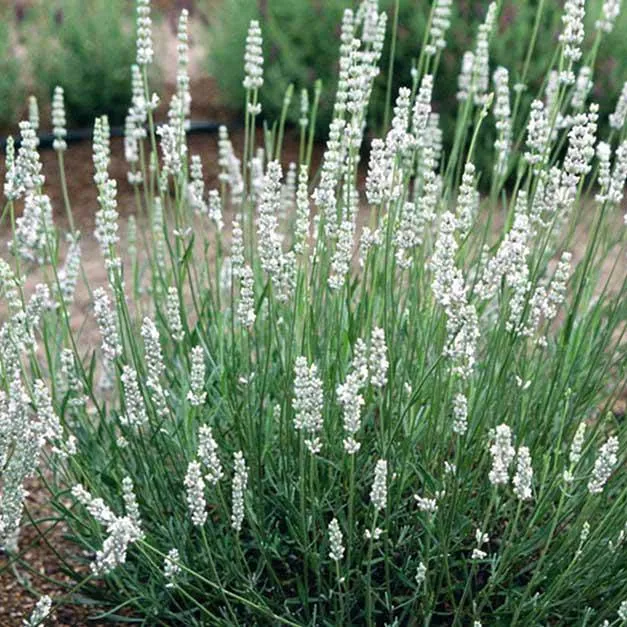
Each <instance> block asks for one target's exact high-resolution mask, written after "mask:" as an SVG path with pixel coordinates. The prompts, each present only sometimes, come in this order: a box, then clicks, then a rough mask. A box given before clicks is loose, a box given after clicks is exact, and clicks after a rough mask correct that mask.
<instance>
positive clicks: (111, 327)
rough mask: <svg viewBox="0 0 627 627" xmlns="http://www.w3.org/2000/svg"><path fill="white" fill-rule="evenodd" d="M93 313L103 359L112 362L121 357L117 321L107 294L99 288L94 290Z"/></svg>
mask: <svg viewBox="0 0 627 627" xmlns="http://www.w3.org/2000/svg"><path fill="white" fill-rule="evenodd" d="M94 313H95V314H96V321H97V322H98V330H99V331H100V338H101V341H102V353H103V355H104V358H105V359H106V360H107V361H109V362H113V361H115V359H116V358H117V357H120V356H121V355H122V345H121V343H120V336H119V333H118V327H117V321H116V318H115V315H114V313H113V312H112V311H111V301H110V300H109V296H108V294H107V293H106V292H105V290H104V289H103V288H101V287H99V288H96V289H95V290H94Z"/></svg>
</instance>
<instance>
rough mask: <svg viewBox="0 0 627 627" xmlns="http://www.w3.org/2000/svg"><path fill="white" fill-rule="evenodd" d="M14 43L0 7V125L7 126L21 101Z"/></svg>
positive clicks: (21, 94)
mask: <svg viewBox="0 0 627 627" xmlns="http://www.w3.org/2000/svg"><path fill="white" fill-rule="evenodd" d="M14 45H15V42H13V41H12V40H11V32H10V29H9V23H8V20H7V11H2V10H1V9H0V126H8V125H9V124H12V123H13V122H14V121H15V116H16V114H17V110H18V107H19V105H20V104H21V103H22V102H23V88H22V82H21V77H20V68H19V63H18V60H17V58H16V56H15V53H14V51H13V46H14Z"/></svg>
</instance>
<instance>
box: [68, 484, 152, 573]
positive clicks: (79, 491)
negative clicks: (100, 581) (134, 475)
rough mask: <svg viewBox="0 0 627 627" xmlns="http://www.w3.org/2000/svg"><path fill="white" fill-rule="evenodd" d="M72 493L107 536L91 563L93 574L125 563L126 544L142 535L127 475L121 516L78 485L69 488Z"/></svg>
mask: <svg viewBox="0 0 627 627" xmlns="http://www.w3.org/2000/svg"><path fill="white" fill-rule="evenodd" d="M72 496H73V497H74V498H75V499H76V500H77V501H78V502H79V503H81V504H82V505H83V506H84V507H85V508H86V509H87V511H88V512H89V514H91V516H92V517H93V518H94V519H95V520H96V522H98V523H100V524H101V525H102V526H104V527H105V528H106V531H107V537H106V538H105V541H104V542H103V545H102V549H101V550H100V551H97V552H96V559H95V560H94V562H92V564H91V570H92V572H93V573H94V574H95V575H106V574H108V573H110V572H111V571H113V570H114V569H115V568H117V567H118V566H121V565H122V564H124V563H125V562H126V556H127V552H128V547H129V545H130V544H133V543H135V542H138V541H139V540H143V538H144V532H143V530H142V526H141V521H140V519H139V510H138V508H137V501H136V499H135V494H134V491H133V483H132V481H131V479H130V478H129V477H126V478H125V479H124V481H123V496H124V502H125V506H126V507H125V509H126V515H124V516H116V515H115V514H114V513H113V511H112V510H111V509H110V508H109V507H108V506H107V505H106V504H105V502H104V501H103V500H102V499H101V498H99V497H98V498H94V497H93V496H91V494H90V493H89V492H88V491H87V490H86V489H85V488H84V487H83V486H82V485H80V484H77V485H75V486H74V487H73V488H72Z"/></svg>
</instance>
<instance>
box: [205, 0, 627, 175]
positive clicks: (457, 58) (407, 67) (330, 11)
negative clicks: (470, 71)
mask: <svg viewBox="0 0 627 627" xmlns="http://www.w3.org/2000/svg"><path fill="white" fill-rule="evenodd" d="M394 4H395V2H394V0H384V1H382V2H381V6H382V7H383V8H385V9H386V11H387V13H388V36H387V38H386V46H385V48H384V54H383V59H382V62H381V69H382V73H381V75H380V76H379V79H378V80H377V82H376V84H375V91H374V93H373V99H372V102H371V107H370V113H371V122H372V123H373V124H374V126H375V127H376V128H379V126H380V124H381V120H382V117H383V111H384V107H385V91H386V83H385V80H384V78H383V77H384V76H387V72H386V71H385V70H386V69H387V67H388V63H389V54H390V43H391V40H392V37H391V33H392V22H393V20H392V17H393V13H394ZM431 4H432V3H431V2H416V1H415V0H401V1H400V11H399V22H398V38H397V44H396V52H395V59H394V81H393V90H392V97H393V98H394V97H395V95H396V92H397V91H398V88H399V87H400V86H402V85H410V84H411V68H412V64H413V63H414V60H415V59H416V57H417V56H418V54H419V51H420V47H421V45H422V40H423V36H424V32H425V28H426V24H427V19H428V14H429V10H430V7H431ZM488 4H489V3H488V2H470V1H468V0H462V1H460V2H455V3H453V19H452V25H451V28H450V29H449V31H448V33H447V36H446V40H447V47H446V49H445V50H444V52H443V54H442V60H441V66H440V69H439V79H438V80H437V81H436V85H435V95H434V108H435V109H436V110H437V111H438V112H439V113H440V115H441V123H442V127H443V130H444V140H445V144H448V145H450V142H451V139H452V134H453V128H454V123H455V120H454V116H455V112H456V98H455V94H456V91H457V75H458V74H459V71H460V66H461V59H462V56H463V53H464V52H465V51H466V50H469V49H471V50H472V49H474V42H475V38H476V33H477V26H478V25H479V24H480V23H481V22H482V21H483V19H484V16H485V11H486V9H487V6H488ZM539 4H540V2H539V1H538V0H526V1H525V0H505V1H504V2H503V7H502V9H501V12H500V17H499V26H498V32H496V33H495V35H494V37H493V38H492V42H491V46H490V63H491V68H490V69H491V72H492V71H494V69H495V68H496V67H497V66H498V65H505V66H506V67H508V68H511V72H510V85H511V86H513V85H514V83H515V82H516V81H517V80H518V79H519V75H517V72H516V70H517V71H518V73H520V72H521V71H522V68H523V64H524V61H525V56H526V54H527V47H528V44H529V41H530V40H531V37H532V30H533V25H534V20H535V16H536V14H537V11H538V7H539ZM563 4H564V3H563V1H560V0H545V2H544V10H543V16H542V20H541V25H540V29H539V32H538V38H537V42H536V47H535V50H534V53H533V55H532V57H531V63H530V66H529V74H528V81H527V83H528V86H529V88H528V90H527V92H528V93H535V92H536V90H537V89H538V88H539V87H540V86H541V84H542V81H543V80H544V76H545V74H546V70H547V68H548V67H549V65H550V63H551V59H552V56H553V54H554V52H555V50H556V49H557V43H558V42H557V37H558V35H559V32H560V30H561V24H560V20H561V15H562V12H563ZM354 5H355V3H351V2H346V0H298V1H295V0H272V1H271V2H268V3H267V9H266V10H265V11H264V12H263V15H260V14H259V7H258V3H257V2H256V1H255V0H224V1H223V2H222V3H221V4H220V8H219V10H218V14H217V15H216V17H215V19H214V23H213V28H212V31H211V39H210V42H209V46H208V48H209V51H210V69H211V72H212V73H213V74H214V76H215V77H216V79H217V81H218V84H219V86H220V89H221V92H222V95H223V100H224V103H225V104H226V105H228V106H231V107H236V108H238V109H241V108H243V104H244V90H243V87H242V79H243V63H242V54H243V53H242V50H243V49H244V42H245V39H246V28H247V25H248V21H249V20H250V19H251V18H254V17H260V18H261V20H262V23H263V37H264V55H265V58H266V68H265V71H266V82H265V84H264V88H263V90H262V94H261V99H262V103H263V106H264V109H265V110H264V115H265V116H266V117H267V118H270V119H275V118H278V116H279V112H280V109H281V106H282V104H283V95H284V93H285V90H286V88H287V86H288V85H289V84H290V83H293V84H294V86H295V87H296V89H297V93H298V90H300V89H301V88H303V87H306V88H308V89H310V90H312V88H313V83H314V80H315V79H318V78H319V79H321V80H322V81H323V94H324V97H323V99H322V100H321V104H320V107H321V110H320V115H319V117H318V122H319V124H318V130H319V131H322V130H323V129H325V128H327V127H328V124H329V121H330V116H331V107H332V102H333V94H334V89H335V86H336V80H335V74H336V70H337V60H338V54H339V24H340V21H341V17H342V13H343V11H344V9H345V8H348V7H351V6H354ZM601 6H602V1H601V0H591V1H590V2H587V14H586V34H587V43H586V44H585V45H586V46H587V47H588V48H589V47H590V45H591V40H593V39H594V35H595V33H596V31H595V29H594V23H595V21H596V20H597V18H598V15H599V12H600V10H601ZM626 59H627V11H623V12H622V14H621V15H620V16H619V18H618V21H617V24H616V27H615V29H614V31H613V32H612V33H611V34H610V35H604V38H603V41H602V43H601V47H600V50H599V56H598V59H597V64H596V73H595V74H596V76H595V79H594V85H595V87H594V91H593V93H592V94H591V96H590V97H591V98H593V99H594V101H595V102H598V103H599V106H600V113H601V119H602V120H603V119H604V118H605V117H606V116H607V114H608V113H610V112H611V111H613V109H614V107H615V104H616V100H617V98H618V95H619V93H620V90H621V88H622V82H621V70H622V69H624V65H625V63H626V62H627V61H626ZM298 106H299V105H298V99H297V98H295V99H293V101H292V107H291V111H290V119H291V120H292V121H297V119H298V115H299V109H298ZM478 157H479V158H478V165H483V166H487V165H489V164H487V163H483V164H482V163H481V158H480V154H479V155H478Z"/></svg>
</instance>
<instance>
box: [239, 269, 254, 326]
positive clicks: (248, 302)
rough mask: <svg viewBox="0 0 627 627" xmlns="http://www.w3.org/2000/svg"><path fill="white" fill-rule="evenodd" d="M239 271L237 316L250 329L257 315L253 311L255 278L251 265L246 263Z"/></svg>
mask: <svg viewBox="0 0 627 627" xmlns="http://www.w3.org/2000/svg"><path fill="white" fill-rule="evenodd" d="M239 273H240V281H241V284H240V290H239V303H238V305H237V317H238V319H239V321H240V323H241V324H242V325H243V326H244V327H246V328H247V329H252V327H253V325H254V324H255V319H256V317H257V315H256V313H255V278H254V275H253V271H252V269H251V267H250V266H249V265H248V264H247V265H245V266H244V267H243V268H241V270H240V271H239Z"/></svg>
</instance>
